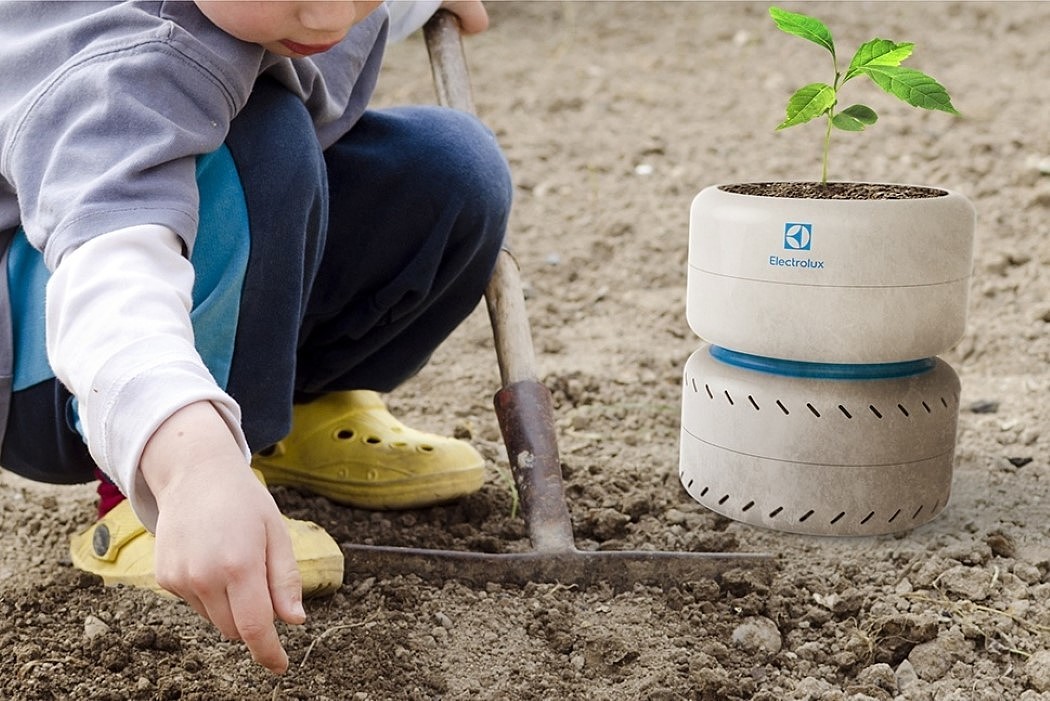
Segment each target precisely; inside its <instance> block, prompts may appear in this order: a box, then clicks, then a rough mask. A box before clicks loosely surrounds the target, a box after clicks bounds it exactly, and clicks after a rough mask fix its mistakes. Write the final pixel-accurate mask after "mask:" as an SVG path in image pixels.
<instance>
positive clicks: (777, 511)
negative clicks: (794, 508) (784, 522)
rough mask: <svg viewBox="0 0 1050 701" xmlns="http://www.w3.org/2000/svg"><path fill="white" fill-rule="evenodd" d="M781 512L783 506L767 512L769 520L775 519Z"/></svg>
mask: <svg viewBox="0 0 1050 701" xmlns="http://www.w3.org/2000/svg"><path fill="white" fill-rule="evenodd" d="M783 510H784V507H783V506H778V507H777V508H775V509H773V510H772V511H770V512H769V518H776V517H777V516H778V515H779V514H780V512H781V511H783Z"/></svg>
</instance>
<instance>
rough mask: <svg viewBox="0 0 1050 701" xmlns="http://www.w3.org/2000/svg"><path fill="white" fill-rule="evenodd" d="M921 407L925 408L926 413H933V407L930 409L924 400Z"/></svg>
mask: <svg viewBox="0 0 1050 701" xmlns="http://www.w3.org/2000/svg"><path fill="white" fill-rule="evenodd" d="M922 408H923V409H925V410H926V413H927V414H932V413H933V409H931V408H930V405H929V404H927V403H926V402H925V401H924V402H923V403H922Z"/></svg>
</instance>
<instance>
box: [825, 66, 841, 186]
mask: <svg viewBox="0 0 1050 701" xmlns="http://www.w3.org/2000/svg"><path fill="white" fill-rule="evenodd" d="M831 65H832V67H834V69H835V81H834V82H833V83H832V84H831V89H832V90H834V91H835V98H836V99H835V102H833V103H831V107H829V108H828V126H827V129H825V130H824V157H823V158H822V159H821V169H820V184H821V185H827V184H828V155H829V153H830V152H831V120H832V119H834V118H835V105H836V104H838V94H839V80H840V79H841V78H842V74H841V73H839V60H838V57H836V56H835V52H834V51H832V52H831Z"/></svg>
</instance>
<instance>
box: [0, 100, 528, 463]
mask: <svg viewBox="0 0 1050 701" xmlns="http://www.w3.org/2000/svg"><path fill="white" fill-rule="evenodd" d="M226 147H227V148H228V149H229V151H230V154H231V155H232V157H233V162H234V163H235V164H236V170H237V175H238V177H239V180H240V183H241V187H242V189H243V192H244V204H245V206H246V209H247V218H248V236H249V239H250V244H249V245H250V249H249V254H248V261H247V268H246V269H244V271H243V279H242V280H241V293H240V300H239V305H237V308H236V314H235V315H234V316H235V318H231V319H229V320H227V321H226V322H225V323H229V324H235V325H236V332H235V334H234V335H233V338H234V341H233V344H232V347H229V348H226V349H219V351H220V352H223V350H225V352H227V353H228V354H229V358H228V367H229V376H228V381H227V382H226V386H225V389H226V391H227V392H228V393H229V394H230V395H231V396H232V397H233V398H234V399H235V400H236V401H237V402H238V403H239V404H240V406H241V410H242V414H243V419H242V426H243V428H244V431H245V435H246V437H247V439H248V444H249V446H251V448H252V450H253V451H258V450H260V449H262V448H264V447H266V446H268V445H271V444H273V443H275V442H276V441H278V440H280V439H281V438H283V437H284V436H285V435H286V434H287V433H288V431H289V429H290V427H291V408H292V404H293V402H304V401H309V400H310V399H312V398H315V397H317V396H320V395H322V394H324V393H327V392H331V391H339V390H347V389H374V390H377V391H380V392H386V391H390V390H392V389H394V388H395V387H397V386H398V385H399V384H401V383H402V382H404V381H405V380H406V379H408V378H409V377H411V376H412V375H414V374H415V373H416V372H418V371H419V369H420V368H422V367H423V365H424V364H425V363H426V362H427V360H428V359H429V357H430V355H431V354H432V353H433V351H434V349H435V348H437V346H438V345H440V344H441V342H442V341H444V340H445V338H447V337H448V335H449V334H450V333H451V332H452V331H453V330H454V329H455V328H456V327H457V326H458V325H459V324H460V323H461V322H462V321H463V319H464V318H466V316H467V315H468V314H470V312H471V311H472V310H473V309H474V307H475V306H476V305H477V303H478V301H479V300H480V298H481V296H482V294H483V292H484V289H485V286H486V284H487V282H488V279H489V277H490V276H491V273H492V269H493V266H494V264H495V260H496V256H497V255H498V253H499V249H500V247H501V245H502V242H503V236H504V232H505V229H506V224H507V217H508V214H509V211H510V203H511V191H512V188H511V183H510V177H509V172H508V168H507V164H506V161H505V160H504V158H503V155H502V153H501V152H500V150H499V147H498V146H497V144H496V142H495V139H494V137H493V136H492V134H491V133H490V132H489V131H488V130H487V129H486V128H485V127H484V126H483V125H482V124H481V123H480V122H478V121H477V120H476V119H475V118H474V117H472V116H470V115H466V114H463V113H460V112H454V111H452V110H446V109H443V108H437V107H404V108H395V109H387V110H374V111H370V112H367V113H365V115H364V116H363V117H362V118H361V120H360V121H359V122H358V124H356V125H355V126H354V128H353V129H352V130H351V131H350V132H349V133H348V134H347V135H346V136H344V137H343V138H342V139H341V140H340V141H339V142H337V143H336V144H334V145H332V146H331V147H329V148H328V149H327V150H325V151H324V152H322V151H321V149H320V147H319V145H318V143H317V141H316V137H315V136H314V131H313V126H312V124H311V122H310V117H309V115H308V113H307V112H306V109H305V107H304V106H303V105H302V103H301V102H300V101H299V100H298V99H297V98H295V97H294V96H292V95H291V94H290V93H287V92H286V91H285V90H284V89H283V88H281V87H280V86H278V85H277V84H276V83H272V82H267V81H261V82H260V84H259V85H258V86H257V87H256V90H255V91H254V92H253V95H252V98H251V100H250V101H249V103H248V105H247V107H246V108H245V109H244V110H243V111H242V112H241V114H240V115H238V117H237V118H236V119H235V120H234V121H233V124H232V125H231V130H230V134H229V136H228V137H227V140H226ZM221 224H222V222H221V221H219V222H214V221H213V222H205V221H203V220H202V222H201V226H200V231H201V234H200V235H205V233H204V232H206V231H207V230H208V229H209V228H210V227H215V226H221ZM198 245H200V244H198ZM212 267H214V261H212ZM217 323H220V324H221V323H224V322H223V320H219V321H218V322H217ZM198 331H204V332H205V333H207V329H203V330H200V329H198ZM227 335H228V334H227ZM220 336H221V334H220ZM40 352H41V353H43V352H44V349H43V348H41V349H40ZM211 352H214V349H212V351H211ZM72 418H73V417H72V416H71V406H70V396H69V393H68V392H67V390H66V389H65V388H64V387H63V386H62V385H61V383H60V382H58V381H57V380H55V379H50V380H46V381H43V382H39V383H37V384H35V385H33V386H31V387H27V388H25V389H22V390H20V391H16V392H14V393H13V396H12V400H11V410H10V416H9V420H8V429H7V434H6V437H5V440H4V444H3V446H2V452H0V465H2V466H3V467H4V468H5V469H7V470H10V471H12V472H15V473H18V474H21V475H23V476H25V477H27V478H29V479H34V480H37V481H44V482H53V483H66V484H69V483H77V482H86V481H90V480H92V479H94V475H93V471H94V468H95V464H94V461H93V460H92V459H91V457H90V455H89V454H88V453H87V450H86V446H85V445H84V442H83V440H82V438H81V436H80V434H79V433H78V432H77V431H76V430H75V429H74V428H73V427H72V426H73V421H72Z"/></svg>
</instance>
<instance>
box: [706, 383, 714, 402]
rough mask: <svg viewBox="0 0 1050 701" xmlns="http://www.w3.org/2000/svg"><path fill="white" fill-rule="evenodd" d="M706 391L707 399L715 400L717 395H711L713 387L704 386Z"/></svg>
mask: <svg viewBox="0 0 1050 701" xmlns="http://www.w3.org/2000/svg"><path fill="white" fill-rule="evenodd" d="M704 389H706V390H707V398H708V399H714V398H715V395H714V394H712V393H711V385H704Z"/></svg>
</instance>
